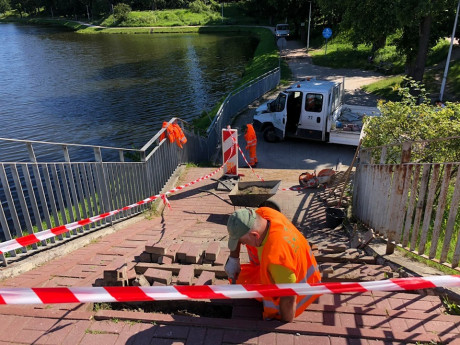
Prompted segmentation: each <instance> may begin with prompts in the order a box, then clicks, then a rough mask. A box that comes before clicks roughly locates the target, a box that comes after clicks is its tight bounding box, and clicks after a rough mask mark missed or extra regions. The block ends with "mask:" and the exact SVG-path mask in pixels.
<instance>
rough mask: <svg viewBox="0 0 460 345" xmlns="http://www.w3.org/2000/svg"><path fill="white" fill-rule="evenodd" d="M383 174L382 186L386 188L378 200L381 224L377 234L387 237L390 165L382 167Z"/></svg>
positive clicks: (390, 184) (391, 171)
mask: <svg viewBox="0 0 460 345" xmlns="http://www.w3.org/2000/svg"><path fill="white" fill-rule="evenodd" d="M382 170H383V171H382V173H383V186H386V188H385V189H384V191H383V193H382V195H381V196H380V200H382V207H381V210H382V213H381V223H380V229H379V232H380V233H381V234H382V235H383V236H385V237H387V236H388V225H389V224H388V222H389V219H388V214H389V209H390V195H389V191H390V190H391V189H390V188H391V186H392V175H393V166H392V165H384V166H383V169H382Z"/></svg>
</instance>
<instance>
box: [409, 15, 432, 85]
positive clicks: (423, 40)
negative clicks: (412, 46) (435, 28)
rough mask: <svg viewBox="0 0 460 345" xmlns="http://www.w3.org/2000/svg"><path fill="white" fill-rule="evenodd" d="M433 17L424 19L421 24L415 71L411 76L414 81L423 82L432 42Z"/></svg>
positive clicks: (429, 16)
mask: <svg viewBox="0 0 460 345" xmlns="http://www.w3.org/2000/svg"><path fill="white" fill-rule="evenodd" d="M431 21H432V17H431V15H428V16H426V17H423V18H422V20H421V22H420V26H419V29H420V36H419V40H418V50H417V57H416V60H415V66H414V69H413V70H412V71H411V72H412V73H411V74H409V75H410V76H411V77H412V78H414V80H416V81H422V79H423V73H424V72H425V65H426V58H427V54H428V47H429V42H430V29H431Z"/></svg>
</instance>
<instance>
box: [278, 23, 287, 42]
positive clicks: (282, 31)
mask: <svg viewBox="0 0 460 345" xmlns="http://www.w3.org/2000/svg"><path fill="white" fill-rule="evenodd" d="M275 36H276V38H277V39H278V38H281V37H284V38H286V39H288V37H289V24H276V27H275Z"/></svg>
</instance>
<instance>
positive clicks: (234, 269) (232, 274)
mask: <svg viewBox="0 0 460 345" xmlns="http://www.w3.org/2000/svg"><path fill="white" fill-rule="evenodd" d="M224 269H225V272H226V273H227V276H228V279H230V280H231V281H232V283H233V284H234V283H236V280H237V279H238V276H239V275H240V272H241V265H240V258H234V257H231V256H229V257H228V259H227V262H226V263H225V267H224Z"/></svg>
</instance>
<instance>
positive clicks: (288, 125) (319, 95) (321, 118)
mask: <svg viewBox="0 0 460 345" xmlns="http://www.w3.org/2000/svg"><path fill="white" fill-rule="evenodd" d="M342 96H343V84H342V83H339V82H332V81H326V80H316V79H307V80H306V81H300V82H297V83H295V84H294V85H292V86H290V87H289V88H287V89H286V90H285V91H283V92H281V93H280V94H279V95H278V97H277V98H276V99H274V100H272V101H269V102H267V103H265V104H262V105H261V106H260V107H258V108H257V109H256V114H255V115H254V123H253V124H254V128H255V129H256V130H257V131H261V132H263V136H264V139H265V141H268V142H276V141H279V140H282V139H284V138H286V137H295V138H303V139H310V140H319V141H326V142H329V143H334V144H343V145H353V146H357V145H358V143H359V140H360V137H361V130H362V126H363V117H364V116H366V115H367V116H379V115H380V111H379V110H378V109H377V108H375V107H364V106H358V105H346V104H342Z"/></svg>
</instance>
